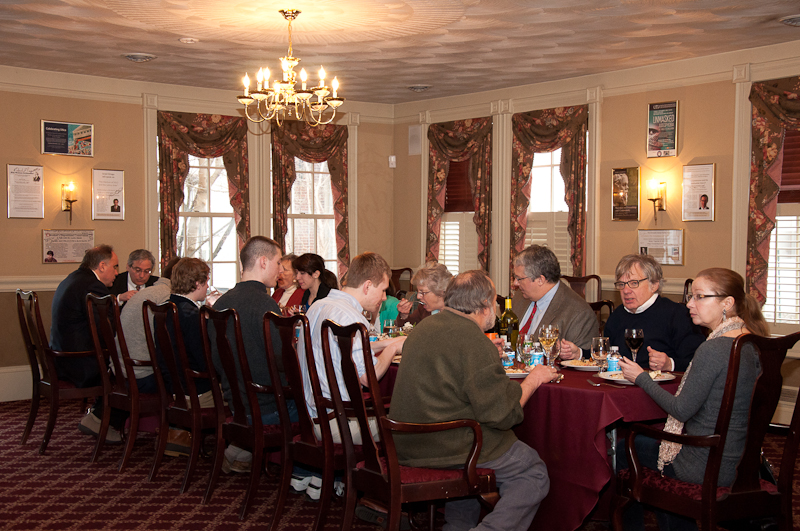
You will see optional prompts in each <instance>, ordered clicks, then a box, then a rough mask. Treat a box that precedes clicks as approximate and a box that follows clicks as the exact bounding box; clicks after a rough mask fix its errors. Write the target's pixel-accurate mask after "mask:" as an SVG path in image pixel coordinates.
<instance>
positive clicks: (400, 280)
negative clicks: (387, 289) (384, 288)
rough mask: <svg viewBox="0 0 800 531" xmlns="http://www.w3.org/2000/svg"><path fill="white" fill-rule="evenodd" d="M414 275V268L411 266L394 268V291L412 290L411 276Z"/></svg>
mask: <svg viewBox="0 0 800 531" xmlns="http://www.w3.org/2000/svg"><path fill="white" fill-rule="evenodd" d="M413 276H414V270H413V269H411V268H410V267H403V268H400V269H392V278H391V282H392V286H393V287H394V291H395V292H398V291H400V290H405V291H411V278H412V277H413Z"/></svg>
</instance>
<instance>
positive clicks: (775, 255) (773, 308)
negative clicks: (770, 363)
mask: <svg viewBox="0 0 800 531" xmlns="http://www.w3.org/2000/svg"><path fill="white" fill-rule="evenodd" d="M798 293H800V204H798V203H780V204H778V215H777V216H776V218H775V229H774V230H773V231H772V235H771V237H770V241H769V271H768V273H767V300H766V302H765V303H764V307H763V308H762V311H763V313H764V318H765V319H766V320H767V322H768V323H769V324H770V328H771V332H772V333H773V334H784V333H791V332H795V331H796V330H797V326H796V325H798V324H800V300H798ZM784 325H795V326H784Z"/></svg>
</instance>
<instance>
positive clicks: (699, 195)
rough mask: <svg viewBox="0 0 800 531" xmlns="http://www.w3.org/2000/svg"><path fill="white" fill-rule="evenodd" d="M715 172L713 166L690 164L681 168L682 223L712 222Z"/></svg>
mask: <svg viewBox="0 0 800 531" xmlns="http://www.w3.org/2000/svg"><path fill="white" fill-rule="evenodd" d="M715 170H716V168H715V165H714V164H690V165H688V166H684V167H683V191H682V193H681V196H682V198H683V201H682V203H681V213H682V215H681V218H682V220H683V221H714V173H715Z"/></svg>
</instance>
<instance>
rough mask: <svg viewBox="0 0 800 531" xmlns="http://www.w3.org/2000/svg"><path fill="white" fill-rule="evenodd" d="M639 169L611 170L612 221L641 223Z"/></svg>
mask: <svg viewBox="0 0 800 531" xmlns="http://www.w3.org/2000/svg"><path fill="white" fill-rule="evenodd" d="M641 188H642V187H641V181H640V179H639V167H638V166H637V167H634V168H614V169H612V170H611V219H612V220H613V221H639V211H640V208H639V199H640V196H641Z"/></svg>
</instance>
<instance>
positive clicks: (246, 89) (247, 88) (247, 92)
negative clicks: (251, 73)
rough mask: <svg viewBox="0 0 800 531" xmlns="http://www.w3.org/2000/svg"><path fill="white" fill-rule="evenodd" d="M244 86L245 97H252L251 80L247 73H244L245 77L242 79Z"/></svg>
mask: <svg viewBox="0 0 800 531" xmlns="http://www.w3.org/2000/svg"><path fill="white" fill-rule="evenodd" d="M242 84H244V95H245V96H249V95H250V78H249V77H248V76H247V72H245V73H244V77H243V78H242Z"/></svg>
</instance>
